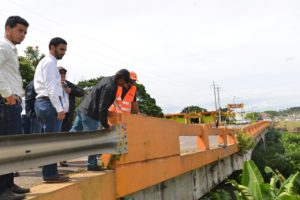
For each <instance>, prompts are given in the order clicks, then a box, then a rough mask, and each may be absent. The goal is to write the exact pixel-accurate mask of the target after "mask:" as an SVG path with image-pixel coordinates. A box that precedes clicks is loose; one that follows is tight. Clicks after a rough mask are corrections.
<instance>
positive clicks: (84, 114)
mask: <svg viewBox="0 0 300 200" xmlns="http://www.w3.org/2000/svg"><path fill="white" fill-rule="evenodd" d="M131 82H132V80H131V79H130V73H129V71H128V70H126V69H121V70H119V71H118V72H117V73H116V75H114V76H109V77H104V78H102V79H101V80H100V81H99V82H98V83H97V85H95V86H94V87H93V89H92V91H91V93H90V94H88V95H87V96H86V97H85V98H84V99H83V101H82V102H81V103H80V105H79V107H78V113H77V117H76V119H75V121H74V123H73V126H72V129H71V130H70V132H75V131H82V130H83V131H95V130H97V129H98V128H99V125H101V126H102V127H103V128H104V129H107V130H109V129H110V125H109V124H108V119H107V118H108V109H109V107H110V106H111V105H112V104H113V102H114V100H115V98H116V92H117V88H118V86H121V87H123V86H124V85H125V84H127V83H131ZM97 156H98V155H90V156H89V157H88V165H87V169H88V171H98V170H102V167H101V166H98V165H97Z"/></svg>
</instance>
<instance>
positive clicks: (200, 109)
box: [181, 106, 207, 113]
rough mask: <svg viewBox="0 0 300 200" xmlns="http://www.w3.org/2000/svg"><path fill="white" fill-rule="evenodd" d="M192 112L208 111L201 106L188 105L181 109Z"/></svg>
mask: <svg viewBox="0 0 300 200" xmlns="http://www.w3.org/2000/svg"><path fill="white" fill-rule="evenodd" d="M190 112H207V110H206V109H205V108H201V107H199V106H187V107H185V108H184V109H183V110H182V111H181V113H190Z"/></svg>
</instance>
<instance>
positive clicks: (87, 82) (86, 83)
mask: <svg viewBox="0 0 300 200" xmlns="http://www.w3.org/2000/svg"><path fill="white" fill-rule="evenodd" d="M102 78H103V77H102V76H100V77H98V78H92V79H89V80H84V81H79V82H78V83H77V86H79V87H81V88H82V89H84V91H85V92H86V93H88V92H89V91H90V90H91V89H92V87H93V86H94V85H96V84H97V83H98V82H99V81H100V80H101V79H102Z"/></svg>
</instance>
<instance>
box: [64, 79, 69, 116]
mask: <svg viewBox="0 0 300 200" xmlns="http://www.w3.org/2000/svg"><path fill="white" fill-rule="evenodd" d="M65 86H67V82H66V81H65V82H64V87H65ZM63 97H64V98H63V104H64V112H65V113H68V112H69V94H68V93H67V92H66V91H65V90H63Z"/></svg>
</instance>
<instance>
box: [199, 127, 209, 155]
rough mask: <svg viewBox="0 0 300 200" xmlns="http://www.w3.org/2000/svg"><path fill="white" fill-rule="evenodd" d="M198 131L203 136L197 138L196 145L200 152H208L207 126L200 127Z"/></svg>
mask: <svg viewBox="0 0 300 200" xmlns="http://www.w3.org/2000/svg"><path fill="white" fill-rule="evenodd" d="M200 129H201V132H203V134H202V135H199V136H198V137H197V145H198V147H199V149H200V150H202V151H205V150H209V139H208V126H207V125H203V126H200Z"/></svg>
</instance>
